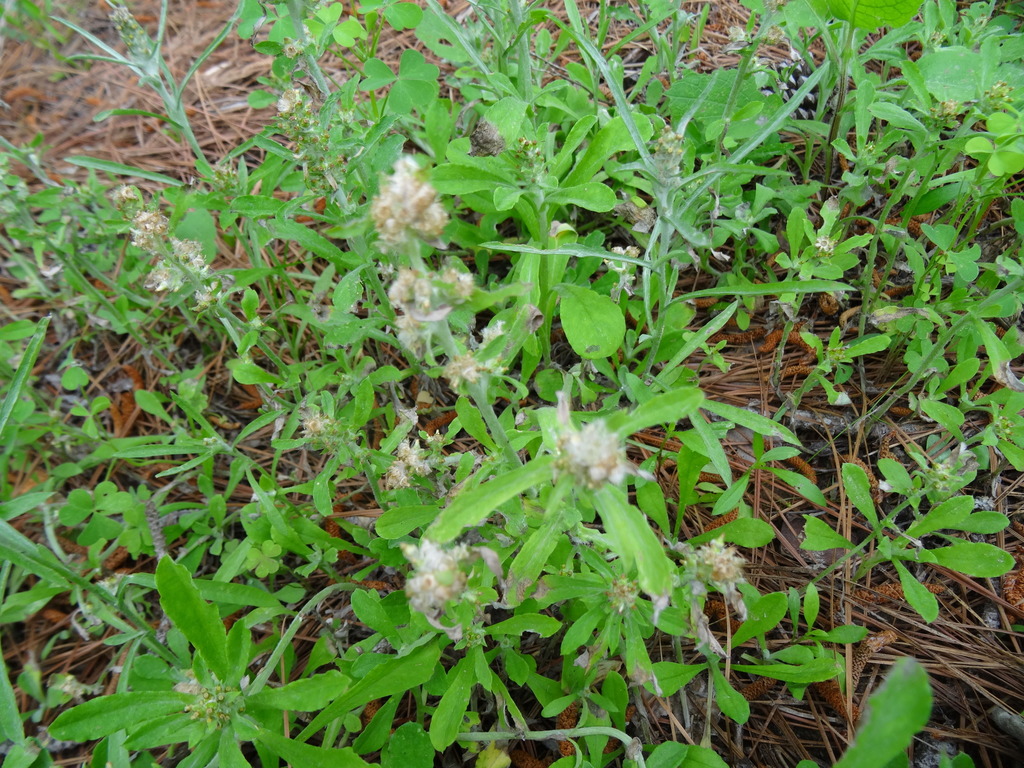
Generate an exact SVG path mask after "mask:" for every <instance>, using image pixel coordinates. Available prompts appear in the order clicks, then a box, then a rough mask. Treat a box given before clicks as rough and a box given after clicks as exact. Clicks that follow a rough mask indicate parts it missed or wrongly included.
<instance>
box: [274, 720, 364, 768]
mask: <svg viewBox="0 0 1024 768" xmlns="http://www.w3.org/2000/svg"><path fill="white" fill-rule="evenodd" d="M255 740H256V741H259V742H260V743H262V744H265V745H266V746H267V747H269V748H270V751H271V754H273V755H276V756H277V757H280V758H282V759H284V760H286V761H288V762H289V763H291V764H292V765H296V766H298V765H301V766H302V768H364V767H366V766H369V763H367V762H366V761H365V760H363V758H361V757H360V756H359V755H357V754H356V753H355V751H354V750H353V749H352V748H351V747H342V748H338V747H312V746H310V745H309V744H302V743H301V742H298V741H295V740H293V739H288V738H285V737H284V736H282V735H280V734H278V733H274V732H273V731H268V730H265V729H263V728H260V729H259V730H258V733H257V734H256V739H255Z"/></svg>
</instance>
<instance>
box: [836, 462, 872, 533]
mask: <svg viewBox="0 0 1024 768" xmlns="http://www.w3.org/2000/svg"><path fill="white" fill-rule="evenodd" d="M843 488H844V489H845V490H846V496H847V498H848V499H849V500H850V501H852V502H853V505H854V506H855V507H856V508H857V509H858V510H860V513H861V514H862V515H864V517H866V518H867V519H868V521H869V522H870V523H871V526H872V527H877V526H878V515H877V514H876V513H875V503H874V502H873V501H872V500H871V484H870V483H869V482H868V475H867V472H865V471H864V470H863V469H862V468H861V467H859V466H857V465H856V464H843Z"/></svg>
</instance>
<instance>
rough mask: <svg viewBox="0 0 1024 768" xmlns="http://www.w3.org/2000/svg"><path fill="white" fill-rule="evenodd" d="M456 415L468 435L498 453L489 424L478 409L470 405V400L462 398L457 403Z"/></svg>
mask: <svg viewBox="0 0 1024 768" xmlns="http://www.w3.org/2000/svg"><path fill="white" fill-rule="evenodd" d="M455 413H457V414H458V415H459V423H460V424H461V425H462V428H463V429H464V430H466V434H468V435H469V436H470V437H472V438H473V439H475V440H476V441H477V442H479V443H481V444H482V445H484V446H485V447H486V448H488V449H489V450H491V451H496V450H497V449H496V447H495V445H494V440H493V439H492V438H491V434H490V432H488V431H487V424H486V423H485V422H484V419H483V416H481V415H480V411H479V409H478V408H476V407H475V406H473V405H472V403H470V401H469V399H468V398H465V397H460V398H459V399H458V400H457V401H456V402H455Z"/></svg>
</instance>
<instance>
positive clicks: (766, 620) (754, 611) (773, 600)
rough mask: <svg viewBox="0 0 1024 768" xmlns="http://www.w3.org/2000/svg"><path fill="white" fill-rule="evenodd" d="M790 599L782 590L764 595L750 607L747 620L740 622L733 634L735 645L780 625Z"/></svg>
mask: <svg viewBox="0 0 1024 768" xmlns="http://www.w3.org/2000/svg"><path fill="white" fill-rule="evenodd" d="M787 603H788V601H787V600H786V596H785V595H784V594H783V593H782V592H772V593H771V594H768V595H764V596H763V597H762V598H761V599H760V600H758V601H757V602H756V603H754V605H752V606H751V607H750V610H749V614H748V615H747V620H746V621H744V622H743V623H742V624H740V626H739V628H738V629H737V630H736V632H735V633H734V634H733V636H732V644H733V646H737V645H741V644H742V643H745V642H747V640H749V639H750V638H752V637H757V636H758V635H763V634H764V633H765V632H768V631H769V630H771V629H774V628H775V627H776V626H778V624H779V622H780V621H782V619H783V617H784V616H785V615H786V607H787Z"/></svg>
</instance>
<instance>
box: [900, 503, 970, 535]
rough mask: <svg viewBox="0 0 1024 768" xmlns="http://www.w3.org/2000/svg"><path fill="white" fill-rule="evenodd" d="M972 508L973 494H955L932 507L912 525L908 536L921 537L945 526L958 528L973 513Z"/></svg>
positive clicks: (908, 530)
mask: <svg viewBox="0 0 1024 768" xmlns="http://www.w3.org/2000/svg"><path fill="white" fill-rule="evenodd" d="M972 509H974V499H973V498H972V497H971V496H954V497H953V498H951V499H946V501H944V502H942V503H941V504H937V505H936V506H934V507H932V508H931V509H930V510H929V511H928V514H926V515H925V516H924V517H922V518H921V519H920V520H918V521H917V522H915V523H914V524H913V525H911V526H910V527H909V528H908V529H907V536H913V537H914V538H915V539H919V538H921V537H922V536H924V535H926V534H929V533H932V532H933V531H940V530H942V529H943V528H952V529H958V528H959V525H960V523H961V522H963V521H964V519H965V518H966V517H967V516H968V515H970V514H971V510H972Z"/></svg>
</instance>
